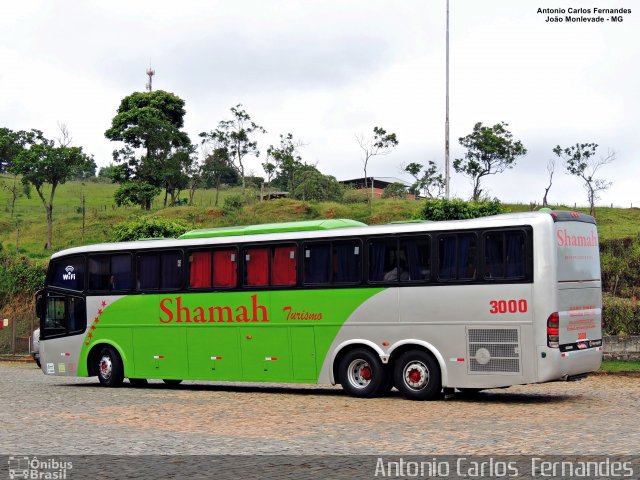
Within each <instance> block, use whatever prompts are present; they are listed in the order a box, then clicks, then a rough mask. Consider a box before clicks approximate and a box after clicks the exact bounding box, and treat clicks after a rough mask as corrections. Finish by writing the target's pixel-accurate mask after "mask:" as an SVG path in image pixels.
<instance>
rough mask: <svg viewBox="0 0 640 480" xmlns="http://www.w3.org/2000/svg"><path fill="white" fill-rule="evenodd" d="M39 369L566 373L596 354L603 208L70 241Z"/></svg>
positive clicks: (375, 388)
mask: <svg viewBox="0 0 640 480" xmlns="http://www.w3.org/2000/svg"><path fill="white" fill-rule="evenodd" d="M37 306H38V308H37V310H38V315H39V317H40V335H41V337H40V359H41V365H42V370H43V372H44V373H45V374H47V375H66V376H96V375H97V376H98V378H99V380H100V383H101V384H102V385H105V386H107V387H117V386H120V385H121V384H122V383H123V380H124V379H125V378H127V379H128V380H129V382H130V383H131V384H134V385H144V384H146V383H147V380H148V379H161V380H164V381H165V382H166V383H168V384H176V383H179V382H180V381H182V380H208V381H233V382H282V383H318V384H341V385H342V387H343V388H344V390H346V392H347V393H349V394H351V395H353V396H357V397H374V396H377V395H382V394H384V393H386V392H388V391H389V390H390V389H391V388H393V387H394V386H395V387H396V388H397V389H398V390H399V391H400V392H401V393H402V394H403V395H404V396H405V397H407V398H410V399H433V398H436V397H438V395H439V394H440V393H441V392H443V391H445V392H449V391H453V390H452V389H460V390H465V389H467V390H481V389H488V388H496V387H507V386H510V385H518V384H529V383H540V382H548V381H555V380H572V379H579V378H581V377H584V376H585V375H586V374H587V373H588V372H592V371H595V370H597V369H598V368H599V366H600V363H601V360H602V350H603V348H602V328H601V307H602V293H601V279H600V260H599V250H598V236H597V230H596V224H595V220H594V219H593V218H592V217H590V216H588V215H584V214H579V213H575V212H562V211H557V212H550V213H547V212H529V213H517V214H505V215H497V216H493V217H485V218H480V219H473V220H462V221H446V222H406V223H396V224H389V225H379V226H366V225H365V224H362V223H360V222H356V221H352V220H340V219H329V220H318V221H304V222H289V223H277V224H266V225H253V226H243V227H225V228H215V229H205V230H194V231H191V232H188V233H186V234H184V235H182V236H181V237H180V238H178V239H171V240H167V239H160V240H145V241H135V242H123V243H105V244H99V245H90V246H82V247H77V248H71V249H67V250H64V251H61V252H59V253H56V254H55V255H53V256H52V258H51V261H50V264H49V269H48V273H47V279H46V286H45V288H44V289H43V290H42V291H41V292H39V293H38V295H37Z"/></svg>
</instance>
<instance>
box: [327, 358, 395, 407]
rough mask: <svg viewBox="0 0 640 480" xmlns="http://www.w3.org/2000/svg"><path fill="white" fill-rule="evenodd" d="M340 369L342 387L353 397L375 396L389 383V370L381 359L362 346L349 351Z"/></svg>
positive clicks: (341, 362)
mask: <svg viewBox="0 0 640 480" xmlns="http://www.w3.org/2000/svg"><path fill="white" fill-rule="evenodd" d="M338 369H339V372H340V383H341V384H342V388H344V390H345V391H346V392H347V393H348V394H349V395H351V396H353V397H361V398H371V397H375V396H376V395H379V394H380V393H382V390H383V389H384V387H385V386H386V385H387V383H388V382H387V372H386V371H385V369H384V367H383V365H382V362H381V361H380V359H379V358H378V357H377V356H376V355H374V354H373V353H371V352H370V351H369V350H365V349H362V348H357V349H355V350H351V351H350V352H347V353H346V354H345V355H344V357H342V360H340V364H339V367H338Z"/></svg>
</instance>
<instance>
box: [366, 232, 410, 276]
mask: <svg viewBox="0 0 640 480" xmlns="http://www.w3.org/2000/svg"><path fill="white" fill-rule="evenodd" d="M403 263H404V265H399V262H398V242H397V240H396V239H395V238H383V239H377V240H371V241H369V281H370V282H397V281H398V278H399V276H400V275H401V274H403V273H405V272H407V270H406V262H403ZM400 269H402V270H400ZM406 275H407V276H408V273H406Z"/></svg>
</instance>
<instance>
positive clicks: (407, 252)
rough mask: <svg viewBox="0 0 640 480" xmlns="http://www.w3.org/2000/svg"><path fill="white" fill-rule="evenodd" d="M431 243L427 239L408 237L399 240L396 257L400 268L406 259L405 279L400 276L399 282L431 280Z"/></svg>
mask: <svg viewBox="0 0 640 480" xmlns="http://www.w3.org/2000/svg"><path fill="white" fill-rule="evenodd" d="M430 247H431V242H430V240H429V238H418V237H408V238H401V239H400V253H399V255H398V257H399V259H400V262H401V265H400V266H401V267H402V261H403V259H406V269H407V272H408V275H406V278H403V276H402V275H401V276H400V281H401V282H405V281H411V282H416V281H425V280H429V279H430V278H431V248H430Z"/></svg>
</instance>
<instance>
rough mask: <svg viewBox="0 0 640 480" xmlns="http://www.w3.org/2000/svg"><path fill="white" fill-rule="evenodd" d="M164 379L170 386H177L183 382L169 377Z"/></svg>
mask: <svg viewBox="0 0 640 480" xmlns="http://www.w3.org/2000/svg"><path fill="white" fill-rule="evenodd" d="M162 381H163V382H164V383H165V385H168V386H170V387H176V386H178V385H180V384H181V383H182V380H171V379H169V378H165V379H164V380H162Z"/></svg>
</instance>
